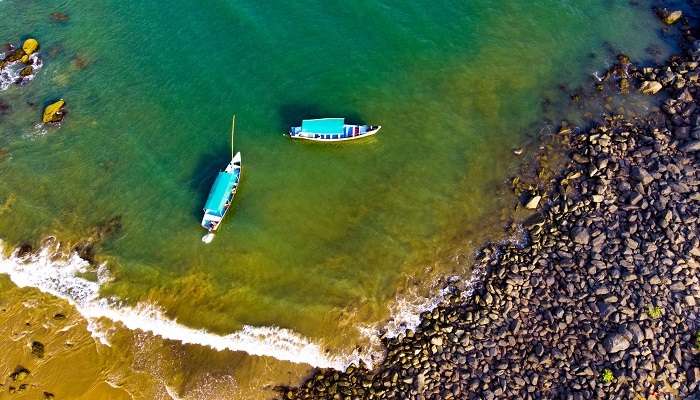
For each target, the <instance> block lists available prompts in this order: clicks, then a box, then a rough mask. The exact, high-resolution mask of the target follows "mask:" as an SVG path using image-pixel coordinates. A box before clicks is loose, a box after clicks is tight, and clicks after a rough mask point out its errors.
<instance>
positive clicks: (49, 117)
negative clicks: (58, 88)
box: [42, 99, 66, 124]
mask: <svg viewBox="0 0 700 400" xmlns="http://www.w3.org/2000/svg"><path fill="white" fill-rule="evenodd" d="M65 105H66V102H65V101H63V99H61V100H58V101H57V102H55V103H51V104H49V105H48V106H46V108H45V109H44V115H43V117H42V121H43V122H44V123H45V124H48V123H52V122H61V121H62V120H63V115H64V114H63V107H64V106H65Z"/></svg>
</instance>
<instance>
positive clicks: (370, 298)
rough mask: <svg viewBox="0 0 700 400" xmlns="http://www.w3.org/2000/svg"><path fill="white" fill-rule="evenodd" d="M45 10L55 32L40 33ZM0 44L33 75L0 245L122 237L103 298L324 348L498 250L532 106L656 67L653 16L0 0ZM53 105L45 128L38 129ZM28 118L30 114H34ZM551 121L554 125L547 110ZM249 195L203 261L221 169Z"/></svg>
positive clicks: (17, 92) (3, 172) (605, 7)
mask: <svg viewBox="0 0 700 400" xmlns="http://www.w3.org/2000/svg"><path fill="white" fill-rule="evenodd" d="M54 11H61V12H64V13H66V14H68V15H69V16H70V19H69V20H68V21H67V22H60V23H59V22H55V21H52V20H51V19H50V18H49V14H50V13H51V12H54ZM0 14H1V15H4V16H9V18H8V17H3V18H2V20H3V23H2V24H0V41H2V40H5V41H11V42H18V41H19V40H20V38H25V37H27V36H30V35H31V36H33V37H36V38H37V39H39V41H40V42H41V46H42V47H41V52H42V56H43V58H44V67H43V68H42V69H41V70H40V71H39V74H38V76H37V77H36V79H35V80H33V81H32V82H31V83H30V84H28V85H27V86H23V87H12V88H10V89H8V90H6V91H4V92H0V100H2V101H4V102H6V103H8V104H10V106H11V110H10V112H9V113H8V114H6V115H0V147H1V148H4V149H6V150H7V151H8V152H9V156H7V157H5V158H3V159H2V160H1V161H0V177H1V181H2V184H1V185H0V203H2V202H4V201H5V200H6V199H8V198H13V199H15V201H14V203H13V206H12V207H10V208H9V209H8V210H6V211H3V212H2V214H0V237H2V238H5V239H7V240H9V241H10V242H13V243H19V242H21V241H26V240H29V241H31V240H36V239H37V238H40V237H42V236H44V235H48V234H55V235H58V237H59V238H61V239H63V240H73V241H75V240H77V239H78V238H80V237H82V236H85V235H87V234H88V233H89V232H90V230H91V229H92V227H93V226H95V225H96V224H98V223H100V222H101V221H104V220H107V219H109V218H111V217H114V216H121V219H122V223H123V230H122V232H121V233H119V234H118V235H117V236H116V237H115V238H112V239H111V240H110V241H108V242H107V243H106V244H105V245H104V246H103V248H102V249H101V250H102V254H103V255H104V256H107V257H109V260H110V266H111V268H112V270H113V275H115V277H116V280H115V281H114V282H113V283H111V284H109V285H108V286H106V287H105V288H104V289H103V290H104V292H105V294H109V295H115V296H118V297H119V298H121V299H124V300H126V301H128V302H131V303H136V302H137V301H148V302H152V303H156V304H158V305H160V306H162V307H164V308H165V309H166V310H167V311H168V313H169V315H170V316H172V317H177V319H178V321H180V322H182V323H185V324H187V325H189V326H193V327H203V328H206V329H209V330H211V331H215V332H220V333H228V332H232V331H235V330H236V329H239V328H240V327H241V326H242V325H246V324H247V325H254V326H279V327H283V328H289V329H292V330H294V331H296V332H299V333H300V334H302V335H304V336H306V337H310V338H312V339H315V340H317V341H319V342H323V343H325V344H327V345H329V346H333V347H339V348H340V347H344V346H346V345H347V344H348V343H353V342H354V340H356V336H357V331H356V330H355V329H354V327H355V326H357V325H358V324H374V323H377V322H379V321H382V320H383V319H385V318H386V317H387V316H388V312H389V311H388V308H387V306H388V304H389V303H390V302H391V301H392V300H393V299H394V298H395V297H396V296H397V293H399V292H402V291H404V290H406V285H407V284H406V282H407V277H414V278H416V279H418V280H421V281H430V280H431V278H432V277H434V276H439V275H440V273H442V272H450V271H452V269H454V268H455V266H453V265H450V263H449V262H442V261H444V260H449V259H450V256H451V255H453V254H456V253H457V251H458V249H459V248H460V246H462V245H463V244H464V243H465V242H469V241H470V239H473V238H477V237H482V236H483V234H484V232H485V231H488V230H490V229H494V230H497V229H498V224H497V223H498V218H497V217H494V215H497V214H498V212H499V210H500V209H502V208H503V207H504V206H506V204H507V202H506V201H505V200H504V199H503V198H501V197H499V196H497V193H499V189H502V188H503V187H504V185H505V183H504V182H505V181H506V178H507V176H508V173H509V171H510V169H511V168H512V167H513V166H514V165H515V163H516V162H517V160H516V159H515V158H514V156H513V155H512V149H513V148H516V147H518V146H519V145H520V144H521V143H522V142H523V140H524V139H525V135H531V136H536V135H537V132H538V131H539V128H540V127H541V124H539V121H541V120H542V118H543V109H542V98H543V96H547V97H549V98H550V99H551V100H552V101H553V102H554V103H555V104H557V102H562V104H564V103H566V101H567V99H568V95H567V94H566V93H563V92H561V91H559V89H557V87H558V86H559V85H560V84H566V85H567V86H568V87H569V88H574V87H576V86H577V85H579V84H582V83H584V82H587V80H588V79H590V75H591V74H592V73H593V72H594V71H596V70H600V69H603V68H604V67H605V66H606V65H609V64H610V63H611V62H613V60H614V56H615V51H616V50H617V49H622V50H624V51H625V52H626V53H628V54H629V55H631V56H632V58H633V59H636V60H648V59H650V57H651V56H650V55H649V53H648V52H647V51H646V49H647V48H648V47H649V46H657V47H659V46H662V47H661V48H662V50H663V51H662V52H661V53H658V54H656V57H663V56H664V55H665V54H666V53H665V52H666V51H667V49H666V48H665V47H663V44H662V40H661V39H660V38H659V37H658V36H657V32H656V31H657V30H658V29H659V28H660V25H659V23H658V22H657V21H656V19H655V18H654V17H653V14H652V13H651V12H650V11H649V4H648V3H647V2H645V1H641V2H640V5H638V6H630V5H629V4H628V2H612V1H607V0H578V1H555V0H537V1H532V0H511V1H491V0H474V1H451V0H444V1H435V0H432V1H423V0H419V1H412V2H405V1H393V0H392V1H389V0H383V1H378V0H375V1H370V0H359V1H353V2H347V1H334V0H331V1H323V2H317V1H308V0H300V1H295V2H283V1H266V2H260V1H252V0H250V1H247V0H246V1H244V0H219V1H211V2H207V3H206V4H203V3H200V2H192V1H183V0H173V1H170V2H168V3H162V2H144V1H124V0H122V1H108V0H90V1H86V0H68V1H62V2H59V3H53V2H49V1H33V2H26V1H20V0H3V1H0ZM59 97H61V98H64V99H65V100H66V101H67V103H68V109H69V115H68V117H67V119H66V120H65V121H64V123H63V124H62V126H61V127H60V128H58V129H57V128H49V129H48V131H47V132H45V133H42V132H41V131H40V130H39V129H37V128H35V127H34V124H35V122H36V121H37V120H38V119H39V117H40V112H41V111H40V106H41V105H43V104H44V103H45V102H47V101H49V100H52V99H55V98H59ZM29 103H31V104H29ZM556 108H557V107H556V106H555V109H556ZM234 112H235V113H236V115H237V131H236V138H235V147H236V149H237V150H239V151H241V152H242V154H243V165H244V172H243V174H244V176H243V181H242V187H241V189H240V191H239V195H238V197H237V198H236V201H235V205H234V207H233V209H232V212H231V213H230V214H229V215H228V216H227V219H226V221H225V223H224V225H223V227H222V229H221V230H220V233H219V234H218V235H217V238H216V240H215V241H214V242H213V243H212V244H210V245H203V244H202V243H201V242H200V237H201V235H202V234H203V231H202V230H201V229H200V228H199V220H200V219H201V211H200V210H201V207H202V205H203V203H204V200H205V197H206V195H207V192H208V190H209V185H210V184H211V182H212V179H213V177H214V175H215V173H216V170H217V169H218V168H221V167H223V166H225V164H226V162H227V161H228V159H227V158H228V157H229V147H228V146H229V142H228V140H229V137H228V133H229V124H230V118H231V114H232V113H234ZM323 116H345V117H348V118H349V119H351V120H354V121H357V122H368V123H373V124H381V125H383V126H384V128H383V129H382V131H381V132H380V134H379V135H378V136H377V137H376V138H374V139H371V140H367V141H364V142H361V143H348V144H343V145H313V144H303V143H292V142H290V141H289V140H288V139H287V138H286V137H284V136H283V135H282V133H283V132H285V131H286V130H287V128H288V126H289V125H290V124H292V123H298V122H299V121H300V120H301V119H302V118H304V117H323Z"/></svg>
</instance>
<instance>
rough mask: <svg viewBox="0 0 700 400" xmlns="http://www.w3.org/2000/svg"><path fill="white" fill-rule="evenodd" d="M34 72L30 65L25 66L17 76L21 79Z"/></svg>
mask: <svg viewBox="0 0 700 400" xmlns="http://www.w3.org/2000/svg"><path fill="white" fill-rule="evenodd" d="M32 72H34V67H32V66H31V65H27V66H26V67H24V68H22V70H21V71H19V76H21V77H26V76H29V75H31V74H32Z"/></svg>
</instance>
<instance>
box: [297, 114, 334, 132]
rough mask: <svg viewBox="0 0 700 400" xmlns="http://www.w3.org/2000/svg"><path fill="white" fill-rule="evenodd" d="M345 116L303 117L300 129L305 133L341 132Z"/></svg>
mask: <svg viewBox="0 0 700 400" xmlns="http://www.w3.org/2000/svg"><path fill="white" fill-rule="evenodd" d="M343 125H345V118H323V119H305V120H303V121H302V122H301V131H302V132H307V133H343Z"/></svg>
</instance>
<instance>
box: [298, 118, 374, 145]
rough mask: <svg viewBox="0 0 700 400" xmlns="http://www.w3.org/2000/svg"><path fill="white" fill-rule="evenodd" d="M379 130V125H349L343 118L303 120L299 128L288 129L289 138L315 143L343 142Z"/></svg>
mask: <svg viewBox="0 0 700 400" xmlns="http://www.w3.org/2000/svg"><path fill="white" fill-rule="evenodd" d="M380 129H382V127H381V126H379V125H349V124H346V123H345V118H320V119H305V120H303V121H302V122H301V126H293V127H291V128H290V129H289V137H291V138H292V139H303V140H312V141H315V142H343V141H346V140H355V139H361V138H365V137H369V136H372V135H374V134H375V133H377V132H378V131H379V130H380Z"/></svg>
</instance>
